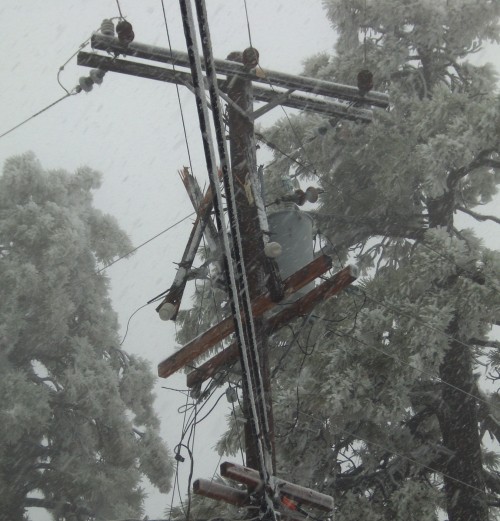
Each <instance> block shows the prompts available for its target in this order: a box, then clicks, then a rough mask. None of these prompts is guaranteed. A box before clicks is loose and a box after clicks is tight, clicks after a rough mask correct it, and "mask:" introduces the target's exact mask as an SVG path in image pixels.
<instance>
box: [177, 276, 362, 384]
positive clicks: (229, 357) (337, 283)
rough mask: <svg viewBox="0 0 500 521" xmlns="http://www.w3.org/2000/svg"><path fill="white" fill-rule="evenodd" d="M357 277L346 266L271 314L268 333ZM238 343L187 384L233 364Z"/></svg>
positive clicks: (198, 370) (196, 372)
mask: <svg viewBox="0 0 500 521" xmlns="http://www.w3.org/2000/svg"><path fill="white" fill-rule="evenodd" d="M356 278H357V270H356V268H355V267H353V266H347V267H346V268H344V269H343V270H341V271H339V272H338V273H336V274H335V275H334V276H333V277H331V278H330V279H329V280H327V281H326V282H323V283H322V284H320V285H319V286H317V287H316V288H314V289H312V290H311V291H309V292H308V293H307V294H306V295H304V296H303V297H302V298H300V299H299V300H297V301H295V302H293V303H291V304H289V305H288V306H287V307H286V308H285V309H284V310H283V311H280V312H279V313H277V314H276V315H273V316H272V317H271V318H270V319H269V320H268V323H267V329H268V332H269V334H271V333H274V332H275V331H277V330H278V329H280V328H281V327H283V326H284V325H285V324H287V323H288V322H290V320H292V319H294V318H296V317H297V316H300V315H307V314H309V313H310V312H311V311H312V310H313V309H314V307H315V306H316V305H317V304H318V303H320V302H321V301H324V300H326V299H328V298H330V297H331V296H333V295H335V294H336V293H338V292H340V291H342V290H343V289H345V288H346V287H347V286H349V284H351V283H352V282H354V281H355V280H356ZM238 355H239V351H238V345H237V344H236V343H235V342H233V343H232V344H231V345H230V346H229V347H227V348H226V349H223V350H222V351H220V352H219V353H217V354H216V355H215V356H214V357H212V358H211V359H210V360H207V361H206V362H205V363H204V364H202V365H200V366H199V367H197V368H196V369H195V370H194V371H192V372H191V373H189V374H188V375H187V386H188V387H190V388H192V387H195V386H196V385H199V384H201V383H203V382H204V381H205V380H208V378H211V377H212V376H214V375H215V374H216V373H217V371H219V369H220V368H221V367H222V366H224V365H229V364H233V363H234V362H236V361H237V360H238Z"/></svg>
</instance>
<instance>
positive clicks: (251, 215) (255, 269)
mask: <svg viewBox="0 0 500 521" xmlns="http://www.w3.org/2000/svg"><path fill="white" fill-rule="evenodd" d="M252 51H254V52H256V51H255V49H252V50H251V51H250V52H252ZM243 54H244V53H232V55H241V56H243ZM230 56H231V55H229V56H228V59H229V58H230ZM244 65H245V64H244ZM254 66H255V65H254ZM248 68H249V67H248ZM228 83H229V88H228V91H227V94H228V96H229V99H230V100H232V101H233V103H234V105H233V104H230V105H229V106H228V112H227V114H228V127H229V142H230V147H231V169H232V172H233V176H234V179H235V181H236V184H235V198H236V204H237V206H238V224H239V228H240V233H241V243H242V248H243V262H244V264H245V268H246V274H247V279H248V285H249V288H250V298H251V299H252V300H253V299H255V298H256V297H258V296H259V295H261V294H262V293H265V292H266V270H265V263H266V258H265V256H264V250H263V241H262V230H261V228H260V223H259V216H258V211H257V207H256V204H255V199H254V193H253V189H252V183H251V177H254V178H257V158H256V147H255V135H254V123H253V120H252V119H251V118H249V117H248V115H249V114H252V112H253V95H252V81H251V80H250V79H248V78H245V77H241V76H238V75H235V76H230V77H229V78H228ZM254 324H255V332H256V336H257V342H258V353H259V361H260V370H261V373H262V376H263V379H264V386H265V387H264V393H265V401H266V404H267V408H268V410H267V414H268V425H269V432H268V433H266V434H267V436H268V437H269V440H270V443H271V447H272V449H273V450H272V454H273V473H276V456H275V451H274V421H273V414H272V400H271V383H270V375H269V355H268V345H269V342H268V338H267V335H266V332H265V330H264V319H263V318H262V316H261V317H257V318H254ZM243 409H244V410H243V414H244V416H245V417H246V418H249V417H250V414H249V413H250V411H249V405H248V389H247V388H246V385H244V386H243ZM245 452H246V463H247V466H249V467H251V468H254V469H256V468H259V463H258V461H259V459H258V452H257V445H256V436H255V431H254V426H253V423H252V422H248V421H247V422H246V423H245Z"/></svg>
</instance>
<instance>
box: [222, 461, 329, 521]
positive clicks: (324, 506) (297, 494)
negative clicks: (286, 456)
mask: <svg viewBox="0 0 500 521" xmlns="http://www.w3.org/2000/svg"><path fill="white" fill-rule="evenodd" d="M220 474H221V476H223V477H225V478H230V479H232V480H234V481H237V482H238V483H242V484H244V485H246V486H248V487H249V488H250V489H254V490H255V489H259V488H261V487H262V486H263V483H262V480H261V479H260V475H259V473H258V472H257V471H256V470H254V469H251V468H249V467H244V466H243V465H238V464H236V463H230V462H228V461H226V462H224V463H222V465H221V466H220ZM274 482H275V484H276V492H278V494H279V495H280V496H286V497H289V498H291V499H293V500H294V501H297V503H299V504H302V505H308V506H311V507H313V508H317V509H318V510H322V511H323V512H331V511H332V510H333V498H332V497H331V496H328V495H326V494H322V493H321V492H316V491H315V490H312V489H310V488H306V487H302V486H300V485H295V484H294V483H290V482H289V481H285V480H284V479H280V478H274Z"/></svg>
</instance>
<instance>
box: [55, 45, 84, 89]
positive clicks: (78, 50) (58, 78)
mask: <svg viewBox="0 0 500 521" xmlns="http://www.w3.org/2000/svg"><path fill="white" fill-rule="evenodd" d="M89 42H90V38H87V39H86V40H85V41H84V42H82V43H81V44H80V46H79V47H78V49H77V50H76V51H75V52H74V53H73V54H72V55H71V56H70V57H69V58H68V59H67V60H66V61H65V62H64V63H63V64H62V65H61V66H60V67H59V70H58V71H57V83H59V86H60V87H61V89H63V90H64V91H65V92H66V94H70V91H69V90H68V89H67V88H66V87H65V86H64V85H63V84H62V83H61V78H60V76H61V72H62V71H63V70H64V67H66V65H68V63H69V62H70V61H71V60H72V59H73V58H74V57H75V56H76V55H77V54H78V53H79V52H80V51H81V50H82V49H83V48H84V47H86V46H87V45H88V43H89Z"/></svg>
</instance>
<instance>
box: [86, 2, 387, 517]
mask: <svg viewBox="0 0 500 521" xmlns="http://www.w3.org/2000/svg"><path fill="white" fill-rule="evenodd" d="M179 1H180V5H181V12H182V14H183V23H184V30H185V35H186V42H187V44H188V53H182V52H178V51H172V50H167V49H162V48H159V47H154V46H150V45H144V44H140V43H135V42H123V41H119V40H117V39H115V38H114V37H112V36H110V35H109V33H106V34H98V33H96V34H94V35H93V37H92V39H91V43H92V47H93V48H94V49H95V50H96V49H97V50H103V51H106V52H107V53H111V54H113V55H114V58H111V57H109V56H104V55H99V54H95V53H93V54H89V53H85V52H80V53H79V54H78V63H79V64H80V65H85V66H89V67H97V68H99V69H100V70H101V71H106V72H107V71H114V72H119V73H124V74H129V75H134V76H139V77H144V78H149V79H154V80H158V81H166V82H170V83H176V84H178V85H183V86H185V87H187V88H189V89H190V90H191V91H192V92H194V93H195V96H196V99H197V107H198V114H199V118H200V126H201V129H202V136H203V142H204V147H205V156H206V158H207V165H208V169H209V173H210V179H211V191H210V192H208V193H207V194H206V195H205V198H203V199H201V198H200V196H199V194H198V195H196V196H194V194H192V193H191V192H192V190H194V188H195V187H194V185H193V182H192V180H190V178H189V176H188V174H187V173H185V174H184V175H183V182H184V183H185V185H186V188H187V189H188V190H190V195H193V197H191V199H192V201H202V202H200V206H199V208H198V209H197V213H198V218H197V221H196V223H195V227H194V229H193V232H192V233H191V235H190V238H189V241H188V245H187V246H186V249H185V252H184V256H183V263H182V265H181V267H180V270H179V272H178V274H177V276H176V279H175V281H174V284H173V285H172V287H171V290H170V292H169V294H167V296H166V297H165V300H164V301H163V302H162V304H160V306H159V307H158V308H157V310H158V311H159V313H160V316H162V309H163V318H167V319H175V316H176V314H177V310H178V308H179V305H180V300H181V298H182V293H183V290H184V286H185V283H186V281H187V280H188V277H189V271H190V270H191V266H192V262H193V260H194V253H193V252H194V251H196V249H197V248H198V246H199V244H200V240H201V237H202V235H203V234H204V233H209V234H210V237H211V238H212V239H213V236H214V225H213V222H212V221H211V216H210V212H209V210H210V207H211V205H212V204H213V206H214V210H215V213H216V216H217V222H218V227H219V231H220V230H221V222H220V221H221V215H222V216H223V214H222V208H221V206H222V205H221V203H220V193H219V192H218V190H219V186H217V182H218V179H217V175H216V173H215V164H214V151H213V147H211V145H210V144H209V143H208V141H209V139H208V138H207V134H208V133H209V128H208V126H207V117H206V115H207V107H208V104H207V102H206V99H205V92H204V89H205V88H206V87H207V86H208V90H209V92H210V105H211V106H210V108H211V109H212V111H213V114H214V122H215V127H216V133H217V132H218V135H217V138H218V140H217V141H218V145H219V156H220V160H221V167H222V178H223V182H224V186H225V194H226V198H227V200H226V202H227V206H228V214H230V211H229V210H230V208H229V205H230V202H231V201H230V198H229V195H231V198H232V197H233V196H234V202H235V206H236V208H237V212H236V213H235V215H236V216H237V223H233V222H230V225H232V226H234V225H235V224H236V225H237V227H236V228H235V229H234V230H235V232H236V235H238V236H239V237H241V244H240V245H238V247H239V246H241V250H242V258H241V260H238V259H236V261H237V264H238V262H239V263H240V265H239V270H240V272H242V273H243V274H244V277H243V278H245V277H246V283H248V301H241V302H242V303H240V304H238V302H240V300H239V298H240V296H239V295H238V294H237V293H234V288H231V289H232V290H233V294H234V295H235V297H234V299H233V300H234V301H235V302H236V305H235V304H234V303H233V316H231V317H228V318H226V319H224V320H222V321H221V322H220V323H219V324H217V325H216V326H214V327H212V328H210V329H209V330H208V331H206V332H204V333H202V334H201V335H199V336H198V337H197V338H195V339H193V340H192V341H191V342H189V343H188V344H186V345H185V346H184V347H182V348H181V349H180V350H179V351H177V353H175V354H174V355H172V356H170V357H168V358H167V359H165V360H163V361H162V362H161V363H160V364H159V366H158V374H159V376H161V377H167V376H169V375H170V374H172V373H173V372H175V371H177V370H179V369H181V368H182V367H185V366H186V365H187V364H189V363H191V362H192V361H193V360H195V359H196V357H198V356H199V355H200V354H202V353H203V352H206V351H207V350H208V349H210V347H212V346H213V345H214V344H216V343H217V342H219V341H220V340H222V339H223V338H225V337H226V336H228V335H229V334H231V333H232V332H233V331H236V332H237V333H238V331H240V333H238V334H237V341H238V342H237V343H236V344H234V345H233V346H231V347H229V348H227V349H226V350H224V351H222V352H221V353H220V354H219V355H224V356H218V355H216V357H214V360H213V361H209V362H210V367H209V368H208V369H207V370H204V371H200V372H201V373H203V375H202V377H201V378H202V379H198V380H197V382H198V383H199V382H200V381H203V379H206V378H208V377H210V376H211V375H213V371H214V370H216V369H217V368H219V367H220V365H221V364H222V363H224V362H231V363H232V362H233V361H234V359H235V354H236V353H239V358H240V360H241V361H242V363H241V365H242V369H243V376H244V378H243V381H244V386H243V392H244V409H245V410H244V413H245V416H246V418H247V419H248V421H247V422H246V424H245V445H246V460H247V461H246V465H247V466H246V467H239V466H235V465H234V464H230V463H224V464H223V467H222V470H221V472H222V475H225V476H227V477H229V478H230V479H234V480H236V481H239V482H240V483H242V484H245V485H247V486H248V487H249V491H248V493H247V492H245V491H242V490H238V489H235V488H232V487H229V486H225V485H219V484H214V483H212V482H208V481H206V480H197V481H196V482H195V483H194V490H195V492H197V493H200V494H203V495H205V496H207V497H212V498H215V499H219V500H224V501H227V502H229V503H232V504H236V505H240V506H243V505H251V504H253V505H255V504H256V501H261V503H260V504H261V506H263V505H264V504H266V503H267V507H269V506H271V508H270V509H269V508H268V509H267V511H266V515H270V518H271V519H272V518H274V508H275V507H274V506H273V505H272V502H274V503H275V506H276V500H279V501H281V502H282V504H287V505H291V504H293V502H294V501H297V502H298V503H304V504H309V505H310V506H312V507H313V508H317V509H319V510H322V511H323V512H325V511H330V510H331V509H332V506H333V502H332V500H331V498H330V497H329V496H324V495H322V494H318V493H317V492H314V491H312V490H309V489H304V488H302V487H299V486H297V485H294V484H292V483H288V482H285V481H283V480H278V479H277V478H276V477H275V476H274V475H275V473H276V465H275V454H274V434H273V431H274V428H273V420H272V407H271V403H272V402H271V382H270V377H269V362H268V336H269V334H271V333H272V332H273V331H275V330H276V329H278V328H279V327H282V326H283V325H284V324H286V323H287V322H288V321H290V320H292V319H293V318H295V317H297V316H298V315H299V314H301V313H303V312H305V311H306V310H309V311H307V312H310V310H311V309H312V308H313V307H314V305H316V304H317V303H318V302H319V301H321V300H323V299H326V298H328V297H329V296H331V295H333V294H335V293H337V292H338V291H341V290H342V289H343V288H345V287H346V286H347V285H349V284H350V283H351V282H352V281H354V280H355V279H356V273H355V270H353V269H351V268H346V269H344V270H342V272H339V273H338V274H336V275H335V276H334V277H331V278H330V279H329V280H327V281H326V282H324V283H322V284H321V285H320V286H318V287H317V288H315V289H313V290H311V291H309V292H308V293H307V294H306V295H305V296H303V297H302V298H300V299H299V300H297V301H296V302H294V303H293V304H292V305H290V306H289V307H288V308H286V309H284V310H282V311H281V312H280V313H277V314H275V315H274V316H273V317H271V319H268V320H266V319H264V313H265V312H266V311H267V310H269V309H271V308H273V307H275V306H276V304H277V301H279V300H281V299H282V298H283V297H287V296H289V295H290V294H293V292H295V291H297V290H298V289H299V288H301V287H304V286H306V285H307V284H308V283H310V282H312V281H313V280H314V279H315V278H317V277H319V276H321V275H323V274H324V273H325V272H326V271H327V270H328V269H330V268H331V265H332V261H331V259H330V258H328V257H327V256H321V257H319V258H317V259H315V260H313V261H312V262H310V263H309V264H307V265H306V266H304V267H303V268H301V269H299V270H298V271H296V272H295V273H292V274H291V275H290V276H289V277H288V278H287V279H286V280H284V281H281V279H280V278H279V276H277V269H276V265H275V264H274V261H272V260H270V259H269V258H268V257H266V255H265V254H264V251H265V248H264V246H265V244H266V242H267V241H268V240H269V237H268V236H267V235H266V234H268V229H267V216H266V212H265V208H264V204H263V202H262V197H261V193H262V191H261V187H259V181H258V174H257V161H256V146H255V135H254V121H255V119H257V118H258V117H259V116H262V115H263V114H265V113H267V112H268V111H269V110H272V109H273V108H274V107H276V106H277V105H285V106H289V107H292V108H298V109H301V110H306V111H311V112H314V113H317V114H323V115H324V116H326V117H332V116H335V117H337V118H345V119H350V120H355V121H360V122H365V123H369V122H370V121H371V119H372V110H371V107H372V106H374V107H381V108H385V107H387V106H388V97H387V96H386V95H385V94H382V93H377V92H369V93H366V92H365V93H362V92H360V90H359V89H357V88H356V87H350V86H347V85H340V84H336V83H332V82H327V81H323V80H316V79H313V78H306V77H303V76H292V75H287V74H283V73H278V72H275V71H265V78H263V75H262V74H259V75H257V74H256V69H255V68H256V66H257V64H258V61H259V57H258V52H257V51H256V49H254V48H249V49H246V50H245V51H243V52H242V53H239V52H235V53H231V55H230V57H228V59H227V60H214V59H213V58H212V57H211V48H210V35H209V33H208V23H207V20H206V10H205V5H204V1H203V0H195V5H196V9H197V15H198V22H199V30H200V37H201V38H200V39H201V42H202V47H203V55H204V59H205V64H204V70H205V72H206V76H205V77H203V76H201V71H202V68H203V64H201V61H200V58H199V56H198V53H197V44H196V38H194V39H193V14H192V10H191V0H179ZM120 55H125V56H129V57H135V58H141V59H147V60H152V61H156V62H160V63H163V64H170V65H173V66H175V67H181V68H189V69H190V70H191V73H188V72H185V71H179V70H177V69H176V68H174V69H172V68H165V67H158V66H152V65H149V64H144V63H140V62H136V61H133V60H122V59H119V56H120ZM229 58H230V59H229ZM217 76H219V77H220V76H223V77H225V78H223V79H222V80H223V81H222V83H221V85H222V86H221V88H220V89H219V88H218V87H217ZM219 81H220V80H219ZM255 83H264V84H267V85H271V89H269V88H263V87H261V86H257V85H254V84H255ZM219 96H220V97H222V98H223V99H224V100H225V101H226V102H227V124H228V128H229V141H230V165H231V169H230V172H231V174H232V178H233V179H234V188H232V187H231V185H230V184H227V183H228V177H229V175H228V165H227V164H226V157H225V156H226V154H225V142H224V139H225V136H221V122H220V121H217V119H220V107H219V102H220V100H219ZM254 99H256V100H259V101H264V102H266V105H265V106H263V107H261V108H259V109H258V110H254V108H253V101H254ZM338 100H341V101H338ZM346 101H348V102H350V103H346ZM355 104H356V105H357V106H355ZM211 148H212V149H211ZM189 187H190V188H189ZM228 190H229V192H230V193H228ZM216 195H217V197H218V198H219V201H217V198H216ZM231 219H232V218H231V215H229V220H230V221H231ZM233 235H234V234H233ZM226 239H227V237H226ZM238 240H239V239H238ZM232 241H233V244H234V241H236V238H235V237H234V236H233V237H232ZM212 242H213V241H212ZM226 247H227V243H226ZM233 261H234V259H228V258H227V254H226V264H225V271H226V273H227V272H228V270H229V267H228V264H227V262H233ZM237 268H238V266H237ZM233 278H234V274H233ZM228 280H229V276H228ZM228 286H229V283H228ZM228 289H229V287H228ZM228 293H229V292H228ZM245 302H246V303H245ZM166 305H168V306H169V307H168V308H166V307H165V306H166ZM165 310H168V313H166V312H165ZM241 331H243V335H242V333H241ZM249 339H250V340H251V342H250V344H251V345H250V351H249V353H246V351H245V349H246V348H245V347H244V345H245V342H246V343H247V344H248V340H249ZM238 343H239V345H238ZM235 348H236V349H235ZM247 355H249V356H248V359H250V363H249V361H248V359H247V358H246V357H247ZM215 359H216V360H215ZM243 362H244V363H243ZM247 368H249V369H247ZM255 375H257V377H256V376H255ZM188 381H189V380H188ZM200 385H201V384H200ZM256 402H258V403H257V405H256ZM263 449H264V450H265V451H266V452H265V454H264V456H263ZM269 452H270V453H271V457H272V462H271V464H272V469H269V468H268V458H267V456H266V455H267V454H268V453H269ZM270 474H273V475H270ZM256 495H257V496H258V498H257V497H256ZM262 498H264V499H262ZM284 499H287V501H288V503H286V502H285V501H284ZM308 502H309V503H308ZM296 507H297V508H293V509H292V510H294V514H293V515H292V513H291V511H290V510H287V512H286V516H287V517H288V518H290V519H301V518H303V514H302V513H301V511H300V504H297V505H296ZM276 508H278V506H276ZM287 508H288V509H290V508H291V507H290V506H288V507H287Z"/></svg>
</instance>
